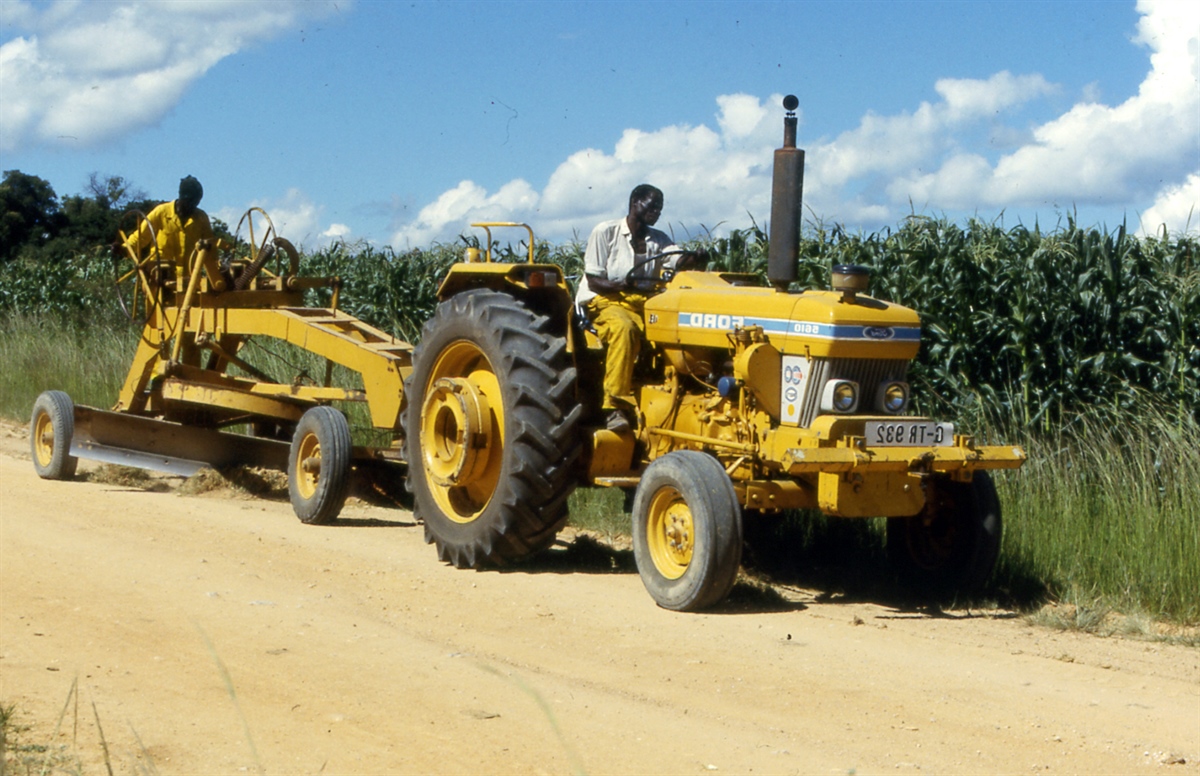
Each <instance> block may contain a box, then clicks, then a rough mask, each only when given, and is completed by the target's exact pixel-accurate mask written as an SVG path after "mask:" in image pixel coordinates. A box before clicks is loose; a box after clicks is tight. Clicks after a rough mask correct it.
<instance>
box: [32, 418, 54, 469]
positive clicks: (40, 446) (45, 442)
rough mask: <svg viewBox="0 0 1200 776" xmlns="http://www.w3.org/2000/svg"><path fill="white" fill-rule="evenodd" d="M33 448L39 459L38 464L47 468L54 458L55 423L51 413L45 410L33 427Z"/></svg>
mask: <svg viewBox="0 0 1200 776" xmlns="http://www.w3.org/2000/svg"><path fill="white" fill-rule="evenodd" d="M33 440H34V443H33V449H34V452H35V454H36V455H37V459H38V466H41V467H42V468H46V467H47V466H49V465H50V461H51V460H52V459H53V458H54V423H53V422H52V421H51V420H50V415H49V414H47V413H45V412H43V413H40V414H39V415H38V417H37V423H36V424H35V426H34V429H33Z"/></svg>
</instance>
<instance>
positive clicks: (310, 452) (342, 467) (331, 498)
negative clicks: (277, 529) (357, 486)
mask: <svg viewBox="0 0 1200 776" xmlns="http://www.w3.org/2000/svg"><path fill="white" fill-rule="evenodd" d="M350 451H351V446H350V425H349V424H348V423H347V422H346V416H345V415H343V414H342V413H340V412H338V411H337V410H335V409H334V408H333V407H323V406H322V407H313V408H312V409H310V410H308V411H307V412H305V413H304V414H303V415H301V416H300V422H299V423H297V424H296V433H295V435H294V436H293V437H292V445H291V449H290V450H289V451H288V496H289V497H290V498H291V501H292V510H293V511H294V512H295V513H296V517H298V518H300V522H302V523H309V524H313V525H327V524H329V523H332V522H333V521H334V520H336V519H337V516H338V513H340V512H341V511H342V506H343V505H345V503H346V495H347V493H348V492H349V489H350Z"/></svg>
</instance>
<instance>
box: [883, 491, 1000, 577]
mask: <svg viewBox="0 0 1200 776" xmlns="http://www.w3.org/2000/svg"><path fill="white" fill-rule="evenodd" d="M1001 532H1002V524H1001V521H1000V499H999V497H998V496H997V495H996V486H995V485H994V484H993V483H992V478H991V476H990V475H989V474H988V473H987V472H982V471H981V472H975V476H974V477H973V478H972V480H971V481H970V482H955V481H953V480H949V479H941V478H939V479H936V480H934V481H933V482H932V483H931V488H930V493H929V494H928V496H927V498H926V501H925V508H924V509H923V510H921V512H920V513H919V514H917V515H914V516H913V517H892V518H888V523H887V552H888V561H889V563H890V564H891V566H892V568H893V570H894V571H895V572H896V574H897V575H898V576H899V577H900V580H901V581H902V582H903V583H904V584H905V585H906V586H907V587H909V588H910V589H911V590H912V591H913V592H914V593H925V594H930V595H935V596H941V595H949V594H954V593H961V594H965V595H970V594H971V593H975V592H978V591H979V590H980V589H981V588H982V587H983V584H984V583H985V582H987V579H988V577H989V576H991V573H992V569H993V568H994V567H995V565H996V559H997V558H998V557H999V556H1000V537H1001Z"/></svg>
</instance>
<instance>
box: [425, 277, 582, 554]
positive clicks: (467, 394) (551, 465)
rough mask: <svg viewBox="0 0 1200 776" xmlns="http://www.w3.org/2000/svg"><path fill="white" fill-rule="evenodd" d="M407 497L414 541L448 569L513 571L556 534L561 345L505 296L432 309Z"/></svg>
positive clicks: (566, 448) (569, 400) (568, 466)
mask: <svg viewBox="0 0 1200 776" xmlns="http://www.w3.org/2000/svg"><path fill="white" fill-rule="evenodd" d="M405 392H406V394H407V400H408V405H407V409H406V411H405V416H404V427H405V451H406V456H405V457H406V458H407V460H408V488H409V490H410V491H411V492H412V494H413V512H414V514H415V515H416V516H417V518H418V519H420V520H421V521H423V522H424V524H425V541H427V542H430V543H433V544H436V545H437V549H438V557H439V558H441V559H442V560H443V561H446V562H449V563H451V564H453V565H454V566H456V567H458V568H481V567H484V566H488V565H501V564H505V563H509V562H513V561H517V560H520V559H522V558H525V557H527V556H529V555H532V554H534V553H536V552H538V551H539V550H542V549H544V548H545V547H548V546H549V545H550V544H551V542H553V541H554V537H555V536H556V535H557V533H558V531H559V530H560V529H561V528H562V526H563V524H564V523H566V519H567V496H569V495H570V493H571V491H572V490H574V488H575V485H576V478H577V465H576V462H577V460H578V458H579V455H580V440H579V433H580V432H579V428H580V426H579V420H580V416H581V413H582V411H581V408H580V407H579V404H578V402H577V400H576V397H575V367H574V366H573V365H572V363H571V358H570V356H569V354H568V353H567V347H566V341H565V339H563V338H562V337H559V336H556V335H554V334H552V333H551V332H550V320H549V319H548V318H546V317H544V316H541V315H538V314H536V313H534V312H532V311H530V310H529V309H527V308H526V307H525V306H524V305H522V303H521V302H520V301H518V300H517V299H514V298H513V297H511V296H509V295H507V294H502V293H497V292H494V291H487V290H475V291H468V292H465V293H462V294H458V295H456V296H454V297H451V298H450V299H448V300H447V301H445V302H443V303H442V304H440V305H439V306H438V308H437V311H436V312H435V313H434V316H433V318H432V319H430V320H429V322H427V323H426V324H425V328H424V331H423V332H422V334H421V344H420V345H419V346H418V347H417V348H416V350H415V352H414V354H413V373H412V376H411V377H410V378H409V381H408V383H407V385H406V388H405Z"/></svg>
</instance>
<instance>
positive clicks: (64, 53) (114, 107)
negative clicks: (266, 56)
mask: <svg viewBox="0 0 1200 776" xmlns="http://www.w3.org/2000/svg"><path fill="white" fill-rule="evenodd" d="M343 5H344V4H343ZM0 6H3V7H4V12H3V13H4V15H3V23H4V28H5V30H6V33H7V31H8V30H11V29H20V30H23V31H24V32H25V33H26V34H24V35H20V36H16V37H12V38H11V39H8V40H6V41H5V42H4V43H3V44H2V45H0V94H3V95H4V100H3V105H2V108H0V151H15V150H19V149H24V148H28V147H31V146H38V145H45V146H56V145H63V144H67V143H69V144H70V145H72V146H73V147H80V146H97V145H101V144H103V143H105V142H107V141H110V140H112V139H113V138H116V137H120V136H121V135H123V134H125V133H128V132H130V131H132V130H136V129H139V128H141V127H144V126H148V125H153V124H155V123H156V122H158V121H160V120H161V119H162V118H163V116H165V115H166V114H167V113H168V112H169V111H170V110H171V109H172V108H173V107H174V106H175V105H176V104H178V102H179V100H180V99H182V97H183V95H184V93H185V92H186V91H187V89H188V87H189V86H190V85H191V84H192V83H194V82H195V81H196V79H198V78H200V77H201V76H202V75H204V73H205V72H207V71H208V69H209V68H211V67H212V66H213V65H215V64H216V63H217V62H219V61H221V60H222V59H223V58H225V57H227V56H229V55H231V54H234V53H236V52H237V51H238V50H240V49H242V48H244V47H245V46H247V45H249V44H251V43H253V42H255V41H258V40H263V39H268V38H271V37H274V36H276V35H278V34H279V33H280V32H282V31H284V30H286V29H290V28H292V27H295V26H296V25H297V24H298V23H299V20H300V19H302V18H305V17H309V16H313V15H324V14H325V13H328V12H329V11H331V10H332V6H331V5H330V6H327V5H326V4H323V3H322V4H318V3H305V2H302V1H301V0H275V1H274V2H270V3H260V2H254V1H253V0H228V1H226V2H170V1H169V0H125V2H107V3H96V2H87V3H84V2H77V1H72V0H59V1H58V2H53V3H49V4H47V5H43V4H37V5H33V4H29V3H12V2H10V0H4V2H3V3H0Z"/></svg>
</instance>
